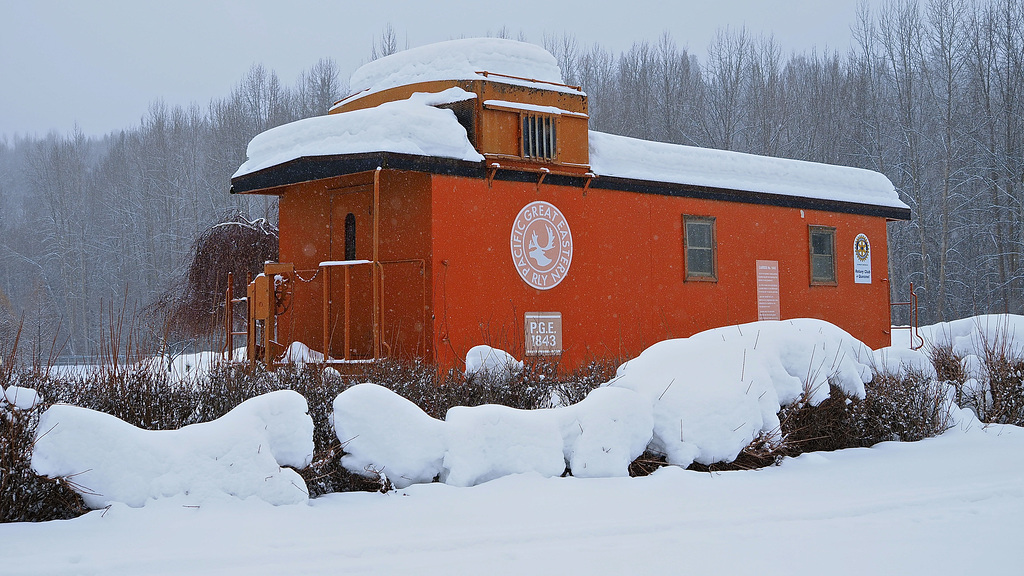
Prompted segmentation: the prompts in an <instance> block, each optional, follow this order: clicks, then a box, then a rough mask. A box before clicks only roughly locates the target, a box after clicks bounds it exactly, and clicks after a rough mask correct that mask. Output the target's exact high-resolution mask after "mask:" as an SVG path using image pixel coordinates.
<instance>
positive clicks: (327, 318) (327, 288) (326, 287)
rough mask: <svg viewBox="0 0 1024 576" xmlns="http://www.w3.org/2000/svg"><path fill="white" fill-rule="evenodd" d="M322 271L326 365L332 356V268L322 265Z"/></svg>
mask: <svg viewBox="0 0 1024 576" xmlns="http://www.w3.org/2000/svg"><path fill="white" fill-rule="evenodd" d="M320 271H321V272H322V273H323V275H324V280H323V282H322V285H323V298H322V300H323V305H324V306H323V308H324V339H323V340H322V342H323V344H322V346H323V351H324V364H325V365H326V363H327V359H328V358H329V357H330V356H331V340H330V338H331V333H330V329H331V326H330V322H331V314H330V309H331V301H330V297H331V296H330V294H331V282H330V278H331V269H330V268H329V267H325V266H320Z"/></svg>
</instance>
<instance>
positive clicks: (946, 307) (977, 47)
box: [0, 0, 1024, 355]
mask: <svg viewBox="0 0 1024 576" xmlns="http://www.w3.org/2000/svg"><path fill="white" fill-rule="evenodd" d="M851 29H852V30H853V35H854V39H855V41H854V45H853V48H852V49H850V50H849V51H848V52H846V53H839V52H834V51H833V52H822V53H819V52H814V51H812V52H805V53H799V54H798V53H793V54H789V55H785V54H783V53H782V49H781V48H780V46H779V44H778V42H776V41H775V39H774V38H773V37H771V36H755V35H752V34H750V33H749V32H747V31H746V30H744V29H723V30H720V31H719V32H718V33H717V35H716V37H715V38H714V40H713V41H712V42H711V44H710V45H709V46H708V47H707V50H706V54H705V55H704V57H703V58H700V57H697V56H696V55H694V54H690V53H688V51H687V50H686V49H682V48H680V47H679V46H678V45H677V44H676V42H675V41H674V39H673V38H672V37H671V36H670V35H668V34H664V35H663V36H661V37H660V38H658V39H657V40H654V41H641V42H637V43H635V44H633V46H632V47H631V48H630V49H629V50H627V51H624V52H621V53H618V54H616V53H614V52H612V51H610V50H608V49H606V48H604V47H602V46H600V45H591V46H584V45H582V44H581V43H580V42H578V41H577V40H576V39H575V37H573V36H572V35H569V34H565V35H561V36H551V37H546V38H544V45H545V47H546V48H547V49H548V50H549V51H551V52H552V54H554V55H555V57H556V58H557V60H558V62H559V65H560V66H561V68H562V71H563V75H564V77H565V81H566V82H567V83H569V84H578V85H580V86H582V87H583V89H584V90H585V91H586V92H587V94H588V95H589V99H590V126H591V129H594V130H600V131H605V132H611V133H616V134H622V135H626V136H633V137H637V138H644V139H651V140H659V141H665V142H673V143H679V144H688V145H695V146H704V147H711V148H720V149H726V150H735V151H741V152H750V153H754V154H763V155H769V156H779V157H786V158H795V159H802V160H810V161H816V162H827V163H832V164H841V165H847V166H856V167H861V168H868V169H872V170H877V171H879V172H882V173H884V174H886V175H887V176H888V177H889V178H890V179H891V180H892V181H893V183H894V184H895V186H896V188H897V190H898V191H899V194H900V197H901V198H902V199H903V200H904V201H905V202H907V204H909V205H910V206H911V209H912V211H913V220H912V221H910V222H899V223H893V224H890V227H889V262H890V270H889V271H888V278H889V281H890V284H891V289H892V294H893V300H894V301H900V300H906V299H907V298H908V295H909V292H908V290H909V288H908V286H909V283H910V282H913V283H914V286H915V288H916V289H917V293H918V295H919V297H920V312H921V320H922V322H925V323H928V322H935V321H942V320H950V319H954V318H959V317H963V316H968V315H972V314H978V313H986V312H993V313H994V312H1011V313H1018V314H1019V313H1024V268H1022V253H1024V0H989V1H984V0H925V1H923V2H919V1H917V0H891V1H889V2H887V3H885V4H884V5H882V6H881V7H880V8H879V9H878V10H876V11H874V12H872V11H870V10H869V9H868V8H867V7H866V6H862V7H861V8H860V9H859V11H858V14H857V16H856V19H855V21H854V22H853V23H852V24H851ZM498 35H499V36H507V35H508V32H507V30H506V29H502V30H501V31H499V32H498ZM520 39H522V35H520ZM397 50H399V47H398V43H397V41H396V35H395V32H394V30H393V28H391V27H390V26H388V27H387V28H386V29H385V30H384V32H383V33H382V35H381V38H380V39H379V40H378V41H376V42H375V43H374V45H373V47H372V51H371V57H378V56H384V55H387V54H390V53H393V52H395V51H397ZM345 90H346V87H345V85H344V82H343V80H342V79H341V75H340V71H339V70H338V67H337V65H336V64H335V63H334V62H333V61H332V60H327V59H325V60H320V61H319V62H317V63H316V64H314V65H313V66H312V67H310V68H309V69H308V70H307V71H306V72H304V73H303V74H301V75H300V77H299V78H298V79H297V81H296V82H295V84H294V85H292V86H285V85H283V84H282V82H281V81H280V79H279V78H278V77H277V75H276V74H275V73H274V72H273V71H271V70H267V69H266V68H264V67H263V66H261V65H254V66H253V67H252V68H250V70H249V71H248V72H247V73H246V74H245V75H244V76H243V77H242V79H241V80H240V81H239V82H238V84H237V85H236V86H235V88H234V89H233V90H232V91H231V93H230V94H229V96H228V97H226V98H223V99H215V100H213V101H211V102H210V103H209V104H208V105H207V106H205V107H203V106H199V105H192V106H188V107H179V106H173V107H172V106H168V105H166V104H165V103H163V102H160V101H157V102H154V103H153V104H152V105H151V106H150V108H149V111H148V112H147V114H146V115H145V117H144V118H143V119H142V121H141V122H140V124H139V125H138V126H135V127H132V128H128V129H125V130H121V131H118V132H116V133H111V134H108V135H107V136H104V137H102V138H88V137H85V136H83V135H82V134H81V133H78V132H75V133H72V134H69V135H59V134H50V135H47V136H46V137H42V138H35V137H26V138H15V139H14V140H13V141H9V140H6V139H5V140H2V141H0V204H2V209H0V340H5V341H8V342H9V341H10V339H11V338H13V334H14V329H15V328H16V326H17V324H18V323H19V321H20V320H21V318H24V319H25V322H24V329H23V331H22V337H23V338H25V339H26V340H27V341H30V342H33V345H34V346H35V349H36V350H43V351H44V353H45V350H46V349H47V347H48V346H49V344H50V343H52V342H57V343H58V346H60V347H62V349H63V351H64V352H65V353H67V354H76V355H89V354H95V353H97V352H98V351H99V350H100V349H101V347H102V346H103V344H104V343H105V342H107V341H109V334H107V333H106V332H109V330H110V325H111V324H112V323H113V316H112V314H111V311H112V310H115V309H119V308H120V307H121V306H122V305H123V303H125V302H127V303H129V304H128V306H129V307H134V306H140V307H141V306H146V305H148V304H150V303H152V302H154V301H157V300H158V299H159V298H160V297H161V295H163V294H165V293H166V291H167V290H168V285H169V284H170V283H172V282H178V281H180V279H181V277H182V273H183V270H184V269H185V267H186V266H187V264H188V257H189V251H190V248H191V246H192V243H193V240H194V239H195V238H197V237H198V236H199V235H200V234H201V233H202V232H203V231H204V230H205V229H207V228H209V226H211V225H212V224H214V223H216V222H218V221H222V220H225V219H227V218H231V217H234V216H237V215H241V216H242V217H245V218H248V219H255V218H260V217H263V218H267V219H269V220H271V221H276V206H275V204H274V202H273V201H272V199H266V198H262V197H257V198H249V197H234V196H231V195H229V194H228V193H227V189H228V186H229V179H230V176H231V174H232V173H233V172H234V171H235V170H236V169H237V167H238V166H239V165H240V164H241V163H242V162H243V161H244V160H245V147H246V144H247V143H248V141H249V140H250V139H251V138H252V137H253V136H254V135H256V134H257V133H259V132H261V131H263V130H266V129H268V128H271V127H273V126H276V125H279V124H283V123H286V122H290V121H292V120H296V119H299V118H303V117H308V116H313V115H319V114H323V113H325V112H326V110H327V109H328V108H329V107H330V105H331V104H332V103H333V102H334V101H336V100H337V99H338V98H340V97H341V96H344V94H345ZM211 312H212V311H211ZM905 314H906V311H905V310H895V311H894V320H896V321H903V322H905V321H907V317H906V315H905ZM58 326H59V327H60V330H59V333H58V330H57V327H58Z"/></svg>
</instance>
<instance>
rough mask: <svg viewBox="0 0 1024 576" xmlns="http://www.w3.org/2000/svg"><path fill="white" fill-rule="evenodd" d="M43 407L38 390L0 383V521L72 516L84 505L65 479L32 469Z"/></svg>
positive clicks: (28, 520)
mask: <svg viewBox="0 0 1024 576" xmlns="http://www.w3.org/2000/svg"><path fill="white" fill-rule="evenodd" d="M12 379H14V378H10V377H9V378H8V380H12ZM8 400H10V401H8ZM42 410H43V404H42V399H41V398H40V396H39V394H38V393H36V391H35V390H33V389H31V388H23V387H18V386H9V387H8V388H7V389H6V390H4V389H3V386H0V522H32V521H41V520H55V519H66V518H73V517H75V516H77V515H78V514H80V513H81V512H83V511H84V509H85V508H84V505H83V503H82V500H81V498H80V497H79V496H78V495H77V494H76V493H75V492H74V491H72V490H71V489H70V488H69V487H68V486H67V484H66V483H64V482H61V481H58V480H51V479H49V478H42V477H40V476H37V475H36V474H35V473H34V472H33V471H32V468H31V465H30V462H31V459H32V448H33V441H34V439H35V431H36V428H37V425H38V422H39V414H40V413H41V412H42Z"/></svg>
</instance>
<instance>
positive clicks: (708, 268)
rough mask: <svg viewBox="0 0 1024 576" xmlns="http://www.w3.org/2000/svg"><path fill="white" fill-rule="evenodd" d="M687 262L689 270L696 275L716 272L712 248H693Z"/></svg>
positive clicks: (708, 274)
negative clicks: (712, 258)
mask: <svg viewBox="0 0 1024 576" xmlns="http://www.w3.org/2000/svg"><path fill="white" fill-rule="evenodd" d="M686 263H687V265H688V266H689V269H688V270H687V272H689V273H690V274H691V275H694V276H711V275H713V274H714V272H715V271H714V264H713V262H712V260H711V250H706V249H691V250H690V251H689V253H688V257H687V261H686Z"/></svg>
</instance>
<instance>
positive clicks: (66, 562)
mask: <svg viewBox="0 0 1024 576" xmlns="http://www.w3.org/2000/svg"><path fill="white" fill-rule="evenodd" d="M1022 536H1024V430H1022V429H1020V428H1014V427H1000V426H990V427H988V428H987V429H985V430H982V429H980V428H973V429H970V430H961V429H954V430H950V431H949V432H947V433H946V434H945V435H943V436H941V437H939V438H933V439H930V440H925V441H922V442H916V443H884V444H880V445H877V446H876V447H874V448H865V449H854V450H844V451H840V452H834V453H815V454H807V455H804V456H801V457H799V458H796V459H792V460H787V461H785V462H784V463H783V464H782V465H781V466H779V467H774V468H768V469H764V470H760V471H750V472H726V473H719V474H707V473H700V472H690V471H686V470H682V469H679V468H671V467H670V468H665V469H662V470H661V471H659V472H657V473H656V474H654V475H653V476H650V477H647V478H634V479H629V478H609V479H579V478H546V479H545V478H541V477H539V476H532V475H526V476H510V477H506V478H501V479H498V480H495V481H492V482H488V483H485V484H481V485H479V486H475V487H472V488H456V487H452V486H447V485H444V484H423V485H413V486H411V487H409V488H407V489H405V490H400V491H398V492H393V493H390V494H376V493H374V494H368V493H349V494H335V495H331V496H327V497H323V498H319V499H316V500H312V501H310V502H309V503H308V504H297V505H287V506H276V507H275V506H271V505H269V504H265V503H263V502H258V501H255V500H249V501H245V502H239V501H238V500H233V499H230V500H224V501H207V502H206V503H205V504H203V505H202V506H201V507H199V508H194V507H185V506H183V505H182V503H181V502H177V501H175V500H173V499H172V500H162V501H159V502H152V503H150V504H149V505H147V506H146V507H145V508H129V507H127V506H124V505H115V506H113V507H112V508H110V509H109V510H107V511H106V512H104V511H102V510H101V511H95V512H91V513H89V514H88V515H86V516H84V517H81V518H78V519H75V520H70V521H60V522H48V523H44V524H6V525H0V554H2V556H3V561H2V562H0V573H3V574H104V575H107V576H118V575H129V574H130V575H135V574H175V575H179V574H275V575H276V574H325V573H345V574H350V573H375V574H403V573H415V574H469V573H477V574H625V573H633V574H678V573H683V572H687V573H700V572H707V571H714V572H715V573H726V574H787V575H794V574H815V575H819V574H859V575H862V574H985V573H991V574H1010V573H1014V572H1015V571H1016V570H1019V569H1020V564H1021V560H1022V554H1021V549H1020V540H1021V537H1022Z"/></svg>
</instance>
